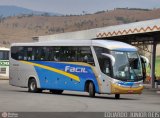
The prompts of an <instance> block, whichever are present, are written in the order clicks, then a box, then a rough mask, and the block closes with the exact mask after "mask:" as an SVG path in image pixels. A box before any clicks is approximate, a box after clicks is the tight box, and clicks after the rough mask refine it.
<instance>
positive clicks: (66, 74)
mask: <svg viewBox="0 0 160 118" xmlns="http://www.w3.org/2000/svg"><path fill="white" fill-rule="evenodd" d="M21 62H23V63H26V64H29V65H33V66H37V67H40V68H44V69H46V70H50V71H53V72H56V73H59V74H62V75H65V76H67V77H69V78H72V79H73V80H75V81H78V82H80V79H79V77H78V76H76V75H73V74H70V73H67V72H65V71H62V70H59V69H56V68H52V67H49V66H44V65H41V64H37V63H32V62H28V61H21Z"/></svg>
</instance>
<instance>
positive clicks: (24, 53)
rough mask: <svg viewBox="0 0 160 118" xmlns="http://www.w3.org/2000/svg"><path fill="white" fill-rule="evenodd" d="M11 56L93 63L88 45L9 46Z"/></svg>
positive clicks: (15, 57)
mask: <svg viewBox="0 0 160 118" xmlns="http://www.w3.org/2000/svg"><path fill="white" fill-rule="evenodd" d="M11 57H12V58H13V59H16V60H34V61H35V60H36V61H40V60H44V61H62V62H86V63H89V64H92V65H94V60H93V56H92V52H91V49H90V47H71V46H70V47H69V46H61V47H60V46H57V47H51V46H35V47H29V46H24V47H21V46H18V47H12V48H11Z"/></svg>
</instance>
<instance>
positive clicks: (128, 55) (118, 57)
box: [111, 51, 143, 81]
mask: <svg viewBox="0 0 160 118" xmlns="http://www.w3.org/2000/svg"><path fill="white" fill-rule="evenodd" d="M111 55H113V56H114V58H115V64H114V66H113V77H114V78H116V79H119V80H123V81H138V80H142V79H143V74H142V65H141V61H140V58H139V56H138V54H137V52H119V51H111Z"/></svg>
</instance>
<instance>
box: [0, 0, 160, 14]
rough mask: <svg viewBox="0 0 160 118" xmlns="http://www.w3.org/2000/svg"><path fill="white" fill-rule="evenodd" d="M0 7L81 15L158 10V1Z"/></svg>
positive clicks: (32, 2) (14, 1)
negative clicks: (123, 10) (116, 11)
mask: <svg viewBox="0 0 160 118" xmlns="http://www.w3.org/2000/svg"><path fill="white" fill-rule="evenodd" d="M0 5H13V6H19V7H24V8H28V9H32V10H36V11H44V12H54V13H61V14H83V13H84V12H85V13H95V12H97V11H102V10H112V9H114V8H126V7H128V8H147V9H153V8H160V0H0Z"/></svg>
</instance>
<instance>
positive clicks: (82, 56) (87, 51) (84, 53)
mask: <svg viewBox="0 0 160 118" xmlns="http://www.w3.org/2000/svg"><path fill="white" fill-rule="evenodd" d="M77 55H78V61H80V62H85V63H88V64H90V65H93V66H94V65H95V64H94V59H93V55H92V52H91V48H90V47H79V49H78V53H77Z"/></svg>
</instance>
